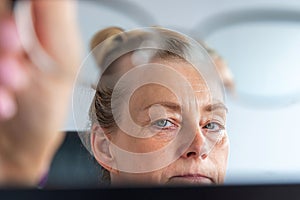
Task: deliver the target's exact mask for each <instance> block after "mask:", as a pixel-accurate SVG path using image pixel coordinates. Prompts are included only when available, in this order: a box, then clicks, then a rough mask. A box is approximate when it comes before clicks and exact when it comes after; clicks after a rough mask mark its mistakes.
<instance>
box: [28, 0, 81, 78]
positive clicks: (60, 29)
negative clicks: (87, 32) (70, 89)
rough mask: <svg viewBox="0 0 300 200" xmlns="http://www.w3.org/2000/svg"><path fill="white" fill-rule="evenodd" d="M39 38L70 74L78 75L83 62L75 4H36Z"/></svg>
mask: <svg viewBox="0 0 300 200" xmlns="http://www.w3.org/2000/svg"><path fill="white" fill-rule="evenodd" d="M32 6H33V17H34V22H35V24H34V25H35V29H36V33H37V36H38V39H39V41H40V43H41V45H42V46H43V48H44V49H45V50H46V52H47V53H48V54H49V55H50V56H51V57H53V58H54V59H55V60H56V61H57V63H58V64H59V65H60V67H61V69H62V70H64V71H66V72H67V73H71V74H72V75H74V74H75V72H76V71H77V67H78V65H79V64H80V62H81V48H82V47H81V41H80V36H79V35H80V34H79V30H78V27H77V20H76V1H74V0H64V1H51V0H44V1H33V4H32Z"/></svg>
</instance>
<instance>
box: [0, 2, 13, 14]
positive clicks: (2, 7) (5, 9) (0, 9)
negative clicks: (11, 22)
mask: <svg viewBox="0 0 300 200" xmlns="http://www.w3.org/2000/svg"><path fill="white" fill-rule="evenodd" d="M10 5H11V1H10V0H1V1H0V16H1V17H2V16H3V15H7V14H8V13H9V11H10Z"/></svg>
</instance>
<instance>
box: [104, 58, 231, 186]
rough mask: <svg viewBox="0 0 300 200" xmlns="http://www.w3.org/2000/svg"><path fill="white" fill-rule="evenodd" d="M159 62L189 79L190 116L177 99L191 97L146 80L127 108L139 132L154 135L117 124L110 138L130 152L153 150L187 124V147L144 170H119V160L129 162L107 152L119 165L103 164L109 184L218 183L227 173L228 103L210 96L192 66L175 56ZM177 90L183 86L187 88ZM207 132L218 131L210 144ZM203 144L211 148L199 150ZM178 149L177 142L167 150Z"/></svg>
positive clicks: (164, 143) (167, 142)
mask: <svg viewBox="0 0 300 200" xmlns="http://www.w3.org/2000/svg"><path fill="white" fill-rule="evenodd" d="M159 62H160V64H163V65H167V66H169V67H171V68H172V69H174V70H175V71H176V72H177V73H179V74H180V75H181V76H183V77H184V78H185V79H186V80H187V81H188V83H189V84H190V86H191V89H192V92H193V93H194V95H195V97H196V103H194V104H193V106H194V107H193V110H192V111H191V112H193V113H191V114H190V115H189V114H183V108H182V101H181V100H180V99H181V98H182V99H188V101H192V100H190V99H189V98H188V97H185V96H184V97H178V95H175V94H174V93H173V92H172V91H171V89H170V88H168V87H164V86H162V85H160V84H155V83H150V84H145V85H143V86H142V87H139V88H138V89H136V90H135V91H134V93H133V94H132V96H131V98H130V101H129V111H130V115H131V118H132V119H133V121H134V122H135V123H136V124H138V125H139V126H140V127H142V128H141V130H140V131H141V132H143V134H144V135H145V134H146V133H148V134H149V133H152V136H151V137H146V138H137V137H134V136H133V135H131V134H128V133H126V132H125V131H124V130H122V129H120V128H118V129H117V130H115V131H114V132H112V133H110V134H109V139H110V142H112V143H113V144H115V145H116V146H118V147H120V148H122V149H123V150H125V151H128V152H133V153H149V152H154V151H157V150H160V149H162V148H163V147H166V146H167V145H168V144H169V143H170V142H171V141H173V140H174V139H175V138H176V137H177V136H178V133H179V131H180V130H182V129H183V126H189V127H188V128H187V129H185V131H186V132H185V133H183V134H189V133H188V132H187V131H192V134H193V139H192V140H191V141H190V143H188V142H189V141H187V143H188V144H189V145H188V146H186V147H185V149H184V150H183V151H181V153H180V155H178V156H177V157H176V159H174V161H173V162H172V163H171V164H169V165H167V166H163V165H162V166H163V167H162V168H159V169H153V170H151V171H147V172H143V173H129V172H124V171H120V170H118V165H120V162H131V161H130V160H126V159H125V161H124V158H123V159H121V158H120V157H119V156H118V155H114V151H108V152H110V153H111V155H110V156H111V158H112V159H115V160H114V163H115V164H114V168H115V169H117V170H111V168H110V167H106V168H107V169H108V170H110V175H111V183H112V185H118V184H128V183H132V184H139V185H140V184H179V185H180V184H217V183H222V182H223V181H224V177H225V171H226V167H227V158H228V148H229V142H228V137H227V133H226V131H225V123H226V112H227V110H226V107H225V106H224V104H223V103H222V102H220V101H215V100H212V96H211V94H210V92H209V91H208V88H207V86H206V84H205V82H204V81H203V79H202V78H201V76H200V75H199V74H198V73H197V71H196V70H195V69H194V68H193V67H191V65H190V64H188V63H186V62H183V61H178V60H176V62H174V61H173V62H170V61H169V62H167V61H164V62H162V61H159ZM162 77H167V75H166V76H164V75H162ZM179 85H180V84H179ZM177 89H178V88H177ZM180 89H181V90H186V88H179V90H180ZM161 110H163V112H161ZM183 115H185V116H183ZM183 118H184V121H183ZM153 132H154V133H155V134H153ZM210 132H214V133H216V132H217V133H218V134H219V138H218V139H217V140H216V141H213V142H211V141H210V140H209V138H207V137H206V136H205V135H206V134H209V133H210ZM183 138H184V137H183ZM181 141H182V144H183V143H185V141H184V139H183V140H182V139H181ZM205 145H206V147H205V148H211V149H206V150H207V151H205V150H203V149H205V148H204V146H205ZM207 146H208V147H207ZM108 148H109V147H108ZM179 148H182V147H179V146H178V148H177V149H176V148H175V149H166V151H167V153H168V154H170V155H174V154H176V153H178V152H179V151H178V149H179ZM209 150H211V151H209ZM156 159H157V160H158V161H159V160H160V159H162V160H163V159H165V158H162V157H157V158H156ZM136 164H137V165H139V164H138V163H136Z"/></svg>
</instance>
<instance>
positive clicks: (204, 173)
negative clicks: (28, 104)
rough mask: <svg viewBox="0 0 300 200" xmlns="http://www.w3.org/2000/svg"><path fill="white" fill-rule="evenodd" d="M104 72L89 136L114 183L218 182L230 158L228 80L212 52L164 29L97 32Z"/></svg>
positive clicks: (94, 45) (97, 54)
mask: <svg viewBox="0 0 300 200" xmlns="http://www.w3.org/2000/svg"><path fill="white" fill-rule="evenodd" d="M91 50H92V53H93V56H94V58H95V60H96V63H97V65H98V66H99V68H100V70H101V74H102V75H101V77H99V81H98V83H97V85H96V86H95V90H96V92H95V96H94V99H93V102H92V105H91V107H90V111H89V116H90V120H91V127H90V128H91V130H90V131H88V132H86V133H85V134H83V135H81V137H82V141H83V143H84V144H85V146H86V147H87V148H88V149H89V150H90V151H91V153H92V154H93V156H94V157H95V159H96V160H97V162H98V163H99V164H100V165H101V166H102V167H103V168H104V173H103V174H104V178H105V179H106V180H108V181H110V183H111V184H112V185H125V186H127V185H128V184H133V185H137V186H140V185H157V184H158V185H163V184H177V185H178V184H179V185H181V184H218V183H222V182H223V181H224V178H225V172H226V167H227V159H228V148H229V142H228V136H227V133H226V114H227V109H226V106H225V104H224V94H223V88H222V86H223V84H222V81H224V78H223V76H222V75H219V73H218V68H216V67H215V63H214V61H212V60H211V58H210V57H209V55H208V53H207V51H206V50H205V48H204V47H203V46H201V45H200V44H199V43H198V42H194V41H193V40H191V39H190V38H188V37H187V36H185V35H182V34H180V33H178V32H175V31H172V30H169V29H164V28H160V27H152V28H147V29H136V30H132V31H127V32H125V31H124V30H122V29H121V28H118V27H109V28H107V29H104V30H101V31H99V32H98V33H96V34H95V36H94V37H93V39H92V41H91Z"/></svg>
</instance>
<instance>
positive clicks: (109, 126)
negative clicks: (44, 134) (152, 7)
mask: <svg viewBox="0 0 300 200" xmlns="http://www.w3.org/2000/svg"><path fill="white" fill-rule="evenodd" d="M156 31H158V33H159V37H162V38H163V39H162V40H161V41H162V42H163V43H162V46H163V49H159V50H157V49H155V52H154V54H153V55H152V59H154V58H158V59H180V60H182V61H186V60H185V58H186V57H188V56H189V55H188V54H189V50H190V44H189V41H187V39H186V37H184V36H183V35H181V34H178V33H177V32H173V31H171V30H168V29H164V28H160V27H156ZM152 36H153V35H149V34H148V32H147V31H143V30H140V29H139V30H134V31H130V32H124V30H123V29H121V28H119V27H108V28H106V29H103V30H101V31H99V32H97V33H96V34H95V35H94V37H93V38H92V40H91V42H90V49H91V50H92V51H93V56H94V58H95V60H96V63H97V65H98V67H99V68H100V69H101V70H103V75H105V74H109V73H111V72H112V71H114V70H115V71H116V70H118V69H119V68H118V67H120V66H118V64H117V62H116V61H117V60H119V59H122V58H121V57H122V56H119V57H118V58H117V59H116V60H112V59H111V58H113V57H116V55H119V53H120V51H122V48H126V47H128V46H136V44H137V43H142V42H143V41H145V40H147V39H151V38H149V37H152ZM104 41H105V44H104V45H101V47H100V48H98V45H100V44H103V42H104ZM136 51H151V49H136V50H134V52H136ZM134 52H133V51H131V52H126V51H124V55H128V54H131V53H134ZM214 53H215V52H214ZM104 66H107V68H105V67H104ZM117 80H118V77H117V78H116V80H115V81H112V82H111V81H110V82H109V83H107V82H105V81H103V79H102V77H101V78H100V80H99V82H98V84H97V86H95V89H96V93H95V96H94V98H93V102H92V104H91V106H90V111H89V116H90V120H91V122H92V124H94V123H98V124H99V125H100V126H101V127H102V128H104V129H105V130H106V131H107V132H106V133H105V134H110V133H112V132H113V130H114V129H115V128H117V125H116V122H115V119H114V116H113V113H112V107H111V99H112V93H113V88H114V85H115V83H116V81H117ZM120 96H122V95H121V94H120ZM81 138H82V141H83V143H84V144H85V146H86V147H87V148H88V149H89V151H90V152H91V153H93V152H92V151H91V146H90V133H85V134H84V135H83V137H81ZM102 179H103V180H106V181H110V175H109V172H108V171H107V170H106V169H104V168H103V171H102Z"/></svg>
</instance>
